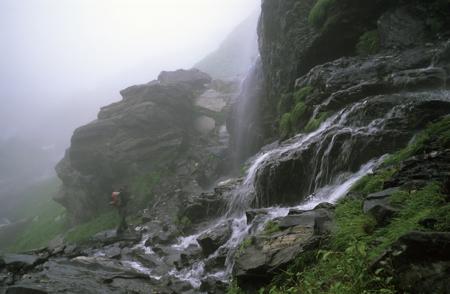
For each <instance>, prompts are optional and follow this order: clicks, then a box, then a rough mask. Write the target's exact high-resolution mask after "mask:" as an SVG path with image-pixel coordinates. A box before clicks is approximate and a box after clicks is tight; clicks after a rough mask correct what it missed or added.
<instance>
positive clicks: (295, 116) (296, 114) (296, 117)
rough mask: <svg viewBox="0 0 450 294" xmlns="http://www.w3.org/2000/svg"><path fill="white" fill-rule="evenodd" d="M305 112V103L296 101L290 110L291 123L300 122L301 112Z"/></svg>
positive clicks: (293, 124) (294, 124)
mask: <svg viewBox="0 0 450 294" xmlns="http://www.w3.org/2000/svg"><path fill="white" fill-rule="evenodd" d="M305 112H306V105H305V103H304V102H298V103H297V104H296V105H295V107H294V109H293V110H292V112H291V125H292V126H296V125H297V124H298V123H299V122H300V120H301V118H302V116H303V114H305Z"/></svg>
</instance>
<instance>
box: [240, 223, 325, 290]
mask: <svg viewBox="0 0 450 294" xmlns="http://www.w3.org/2000/svg"><path fill="white" fill-rule="evenodd" d="M319 239H320V238H316V237H314V229H313V227H303V226H295V227H290V228H289V229H286V230H284V231H281V232H276V233H274V234H272V235H271V236H265V235H258V236H255V237H253V238H252V242H251V245H246V246H245V247H241V248H240V249H238V251H237V253H236V255H235V264H234V267H233V275H234V277H235V278H236V280H237V282H238V285H239V286H240V287H241V288H243V289H245V290H248V291H257V290H258V289H259V288H261V287H263V286H264V285H266V284H267V283H269V282H270V280H271V278H272V277H273V276H274V275H275V273H276V272H277V271H279V270H282V269H285V267H286V266H287V265H288V264H289V263H290V262H292V261H293V260H294V259H295V258H296V257H297V256H298V255H299V254H300V253H302V252H304V251H305V250H308V249H310V248H313V247H314V246H316V245H317V244H318V242H319Z"/></svg>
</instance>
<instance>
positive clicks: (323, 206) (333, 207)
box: [313, 202, 336, 210]
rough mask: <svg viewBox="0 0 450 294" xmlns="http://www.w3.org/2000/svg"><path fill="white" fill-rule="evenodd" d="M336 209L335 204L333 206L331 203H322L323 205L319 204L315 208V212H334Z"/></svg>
mask: <svg viewBox="0 0 450 294" xmlns="http://www.w3.org/2000/svg"><path fill="white" fill-rule="evenodd" d="M335 208H336V206H335V205H334V204H331V203H329V202H322V203H319V204H317V205H316V207H314V209H313V210H316V209H327V210H333V209H335Z"/></svg>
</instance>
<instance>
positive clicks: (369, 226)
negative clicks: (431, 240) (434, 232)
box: [263, 173, 450, 294]
mask: <svg viewBox="0 0 450 294" xmlns="http://www.w3.org/2000/svg"><path fill="white" fill-rule="evenodd" d="M386 174H388V173H386ZM369 177H378V176H377V175H374V176H369ZM378 181H379V179H374V180H373V179H369V180H367V179H366V180H365V182H367V183H368V184H369V183H372V182H378ZM360 185H361V183H360ZM440 190H441V187H440V186H439V185H438V184H436V183H430V184H429V185H428V186H426V187H425V188H423V189H422V190H419V191H412V192H406V191H400V192H398V193H396V194H395V195H393V196H392V202H393V203H392V204H393V205H398V206H399V207H401V209H400V212H399V213H398V215H397V216H396V217H395V218H394V219H393V220H392V221H391V223H390V224H389V225H387V226H385V227H380V228H378V227H377V226H376V223H375V220H374V219H373V218H372V217H371V216H369V215H367V214H364V213H363V211H362V204H363V198H347V199H344V200H343V201H341V202H340V203H339V204H338V205H337V207H336V223H337V229H336V230H335V232H334V233H333V234H332V236H331V238H330V242H329V245H328V248H327V249H326V250H321V251H318V252H317V254H315V256H314V255H313V254H314V252H310V253H309V254H305V255H301V256H300V257H299V258H297V260H296V262H295V263H294V264H293V265H291V267H289V269H288V270H287V271H286V272H285V273H283V274H282V275H280V276H278V277H276V278H275V279H274V280H273V283H272V285H271V286H270V287H269V288H268V289H267V290H264V291H266V292H263V293H311V294H312V293H317V294H318V293H330V294H331V293H333V294H335V293H350V294H351V293H354V294H357V293H386V294H388V293H395V290H394V286H393V284H392V277H390V276H386V275H385V274H384V273H386V272H389V269H388V268H379V269H377V270H376V271H375V272H371V271H369V267H370V265H371V264H372V263H373V261H374V260H375V258H376V257H377V256H379V255H380V254H381V253H382V252H383V251H384V250H385V249H386V248H387V247H388V246H389V245H390V244H392V243H393V242H394V241H395V240H397V239H398V238H399V237H400V236H402V235H404V234H406V233H408V232H410V231H412V230H428V228H425V227H423V226H422V225H421V224H420V221H421V220H423V219H426V218H430V217H432V218H433V219H436V220H437V223H436V224H435V225H434V226H435V228H434V229H448V228H450V217H449V212H450V204H448V202H447V200H446V199H445V196H444V195H442V194H441V192H440ZM400 205H401V206H400Z"/></svg>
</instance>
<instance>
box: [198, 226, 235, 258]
mask: <svg viewBox="0 0 450 294" xmlns="http://www.w3.org/2000/svg"><path fill="white" fill-rule="evenodd" d="M231 233H232V232H231V226H230V223H229V222H224V223H222V224H220V225H218V226H216V227H214V228H212V229H211V230H210V231H208V232H206V233H204V234H202V235H200V236H199V237H198V238H197V242H198V243H199V244H200V247H201V248H202V250H203V254H204V255H205V256H209V255H211V254H212V253H214V252H215V251H216V250H217V249H218V248H219V247H220V246H222V245H223V244H225V242H227V241H228V239H229V238H230V236H231Z"/></svg>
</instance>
